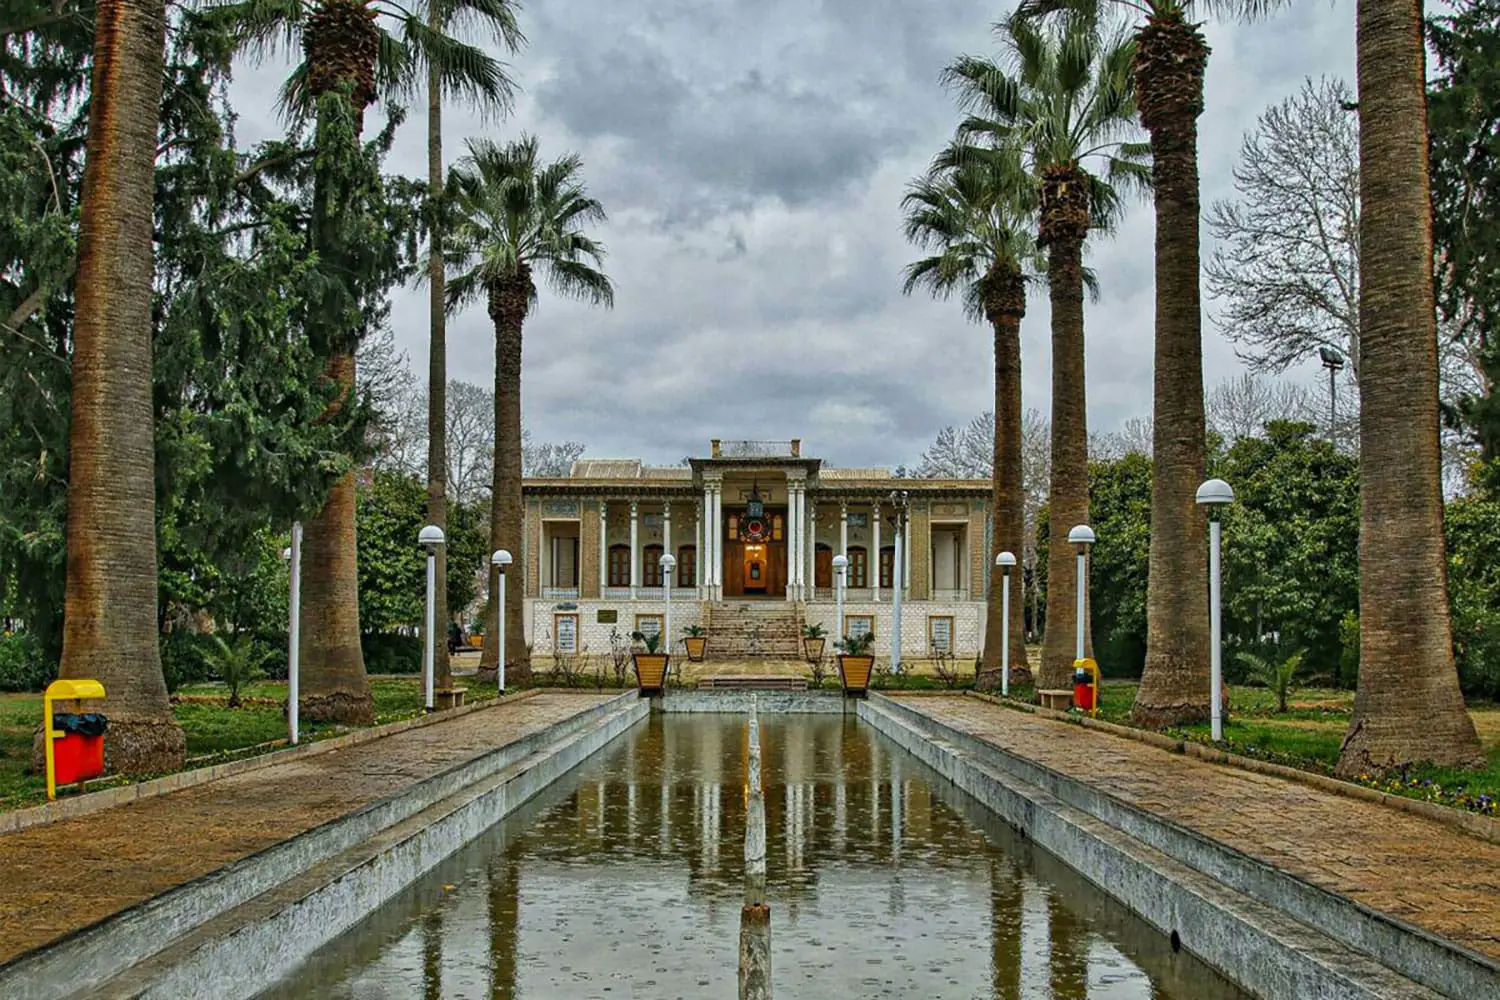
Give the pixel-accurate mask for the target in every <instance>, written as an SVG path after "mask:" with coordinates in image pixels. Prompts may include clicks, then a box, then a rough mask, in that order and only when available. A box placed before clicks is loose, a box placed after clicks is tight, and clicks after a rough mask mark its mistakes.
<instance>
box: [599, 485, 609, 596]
mask: <svg viewBox="0 0 1500 1000" xmlns="http://www.w3.org/2000/svg"><path fill="white" fill-rule="evenodd" d="M608 586H609V504H607V503H605V502H604V501H603V500H600V501H599V596H600V597H603V596H604V591H605V589H606V588H607V587H608Z"/></svg>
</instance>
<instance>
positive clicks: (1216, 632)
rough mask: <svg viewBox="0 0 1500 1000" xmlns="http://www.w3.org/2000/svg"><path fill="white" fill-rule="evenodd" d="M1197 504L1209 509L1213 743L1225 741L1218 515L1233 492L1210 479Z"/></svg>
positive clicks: (1209, 652)
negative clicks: (1222, 700)
mask: <svg viewBox="0 0 1500 1000" xmlns="http://www.w3.org/2000/svg"><path fill="white" fill-rule="evenodd" d="M1197 499H1198V504H1199V506H1201V507H1207V508H1208V635H1209V639H1208V699H1209V707H1208V718H1209V724H1210V729H1211V732H1212V735H1213V739H1214V742H1218V741H1219V740H1222V739H1223V738H1224V708H1223V704H1222V702H1221V699H1222V697H1223V689H1224V664H1223V655H1224V652H1223V636H1222V634H1221V632H1222V629H1221V626H1220V614H1219V608H1220V605H1221V603H1222V597H1223V594H1222V590H1221V588H1220V583H1219V511H1220V510H1221V509H1222V508H1223V507H1224V505H1225V504H1231V503H1234V490H1233V489H1232V488H1231V487H1230V485H1229V484H1228V483H1226V482H1225V481H1224V480H1222V479H1210V480H1208V481H1207V482H1206V483H1204V484H1203V485H1202V486H1199V487H1198V497H1197Z"/></svg>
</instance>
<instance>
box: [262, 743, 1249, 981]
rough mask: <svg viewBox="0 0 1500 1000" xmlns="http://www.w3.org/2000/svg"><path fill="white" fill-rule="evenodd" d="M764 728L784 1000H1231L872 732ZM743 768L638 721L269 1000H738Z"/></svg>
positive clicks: (705, 746)
mask: <svg viewBox="0 0 1500 1000" xmlns="http://www.w3.org/2000/svg"><path fill="white" fill-rule="evenodd" d="M760 721H761V742H762V746H763V752H764V768H765V773H764V787H765V797H766V813H767V862H768V863H767V869H768V872H767V876H768V877H767V896H768V900H769V903H770V907H771V935H772V941H771V948H772V975H773V983H774V986H775V991H776V994H777V995H778V996H779V997H783V998H793V997H795V998H807V1000H839V998H846V997H848V998H854V997H861V998H863V997H912V998H917V997H921V998H926V997H944V998H947V997H955V998H1004V1000H1019V998H1025V1000H1074V998H1090V1000H1127V998H1129V1000H1135V998H1152V997H1159V998H1176V1000H1202V998H1226V1000H1235V998H1243V997H1245V996H1246V995H1245V994H1243V993H1241V992H1239V991H1237V990H1236V989H1234V988H1233V987H1232V986H1230V985H1229V984H1227V983H1225V982H1224V981H1223V980H1221V979H1219V978H1218V977H1217V976H1215V975H1214V974H1213V973H1212V972H1211V971H1209V970H1208V969H1207V968H1206V967H1205V966H1203V965H1202V964H1201V963H1198V962H1197V961H1195V960H1194V959H1192V958H1191V957H1190V956H1188V955H1186V954H1174V953H1173V952H1172V950H1171V947H1170V946H1169V944H1168V943H1167V941H1166V940H1165V939H1164V938H1163V937H1162V936H1161V935H1159V934H1157V933H1156V932H1155V931H1153V930H1151V929H1150V928H1149V927H1147V926H1145V925H1144V924H1142V923H1141V922H1140V921H1138V920H1136V919H1134V918H1133V917H1131V916H1130V915H1129V914H1128V913H1127V912H1126V911H1125V910H1124V909H1123V908H1121V907H1119V906H1118V905H1116V904H1114V903H1113V902H1111V901H1110V900H1109V899H1108V898H1106V897H1105V896H1103V894H1101V893H1100V892H1099V891H1098V890H1096V889H1094V888H1093V887H1092V886H1090V885H1089V884H1088V883H1086V882H1084V881H1083V880H1082V879H1080V878H1079V877H1078V876H1076V875H1075V874H1073V873H1072V871H1071V870H1070V869H1068V868H1067V867H1066V866H1064V865H1062V864H1060V863H1059V862H1057V861H1055V860H1054V859H1052V858H1050V857H1049V856H1048V855H1047V854H1046V853H1045V852H1042V851H1039V850H1034V849H1033V848H1031V846H1030V845H1029V844H1028V843H1027V842H1025V841H1022V840H1020V839H1019V838H1017V837H1016V836H1015V835H1014V834H1013V833H1012V832H1011V831H1010V829H1009V828H1008V827H1006V826H1005V825H1004V824H1003V823H1001V822H1000V821H999V820H997V819H996V818H995V817H994V816H993V814H991V813H989V812H988V811H987V810H985V809H983V808H982V807H980V806H978V805H977V804H976V803H974V802H973V801H972V800H970V799H968V798H967V797H966V796H964V795H962V793H959V792H957V791H956V790H954V789H953V788H952V787H951V786H950V785H948V784H947V783H946V782H944V781H942V780H941V779H940V778H938V777H937V776H936V775H935V774H934V773H933V772H932V771H930V770H929V769H927V768H926V767H925V766H924V765H922V764H920V763H919V762H917V761H916V760H915V759H914V758H912V757H911V756H909V755H908V754H906V753H905V752H904V751H902V750H900V749H899V748H897V747H896V746H895V745H894V744H892V743H890V742H889V741H887V740H886V739H885V738H884V737H882V736H880V735H879V734H877V733H875V732H874V731H873V730H871V729H870V728H868V727H866V726H863V725H861V724H859V723H858V722H856V721H855V720H853V719H848V720H845V719H841V718H837V717H826V716H825V717H817V716H801V717H787V716H764V717H762V718H761V720H760ZM746 744H747V725H746V721H745V719H744V718H742V717H738V716H727V715H726V716H673V717H668V718H663V717H662V716H660V715H654V716H652V717H651V719H650V720H649V722H647V723H644V724H642V725H640V726H638V727H636V728H635V729H634V730H632V731H631V732H630V733H629V734H627V735H626V736H624V737H622V738H621V739H620V740H619V741H618V742H617V743H615V744H614V745H612V746H611V747H609V748H608V749H606V750H605V751H604V752H602V753H600V754H599V755H597V756H596V757H595V759H594V760H592V761H590V762H588V763H587V764H585V765H584V766H583V767H581V768H580V769H578V770H577V771H575V772H574V773H573V774H572V775H570V776H569V777H568V778H566V779H564V780H563V781H561V782H559V783H558V784H557V785H555V786H553V788H551V789H549V790H548V791H547V792H545V793H543V794H542V795H541V796H539V797H538V798H537V799H535V800H533V801H532V802H531V803H529V804H528V805H527V806H526V807H524V808H523V809H522V810H520V811H519V812H517V813H516V814H514V815H513V816H512V817H511V818H510V819H508V820H506V821H505V822H504V823H501V824H500V825H499V826H497V827H496V828H495V829H493V830H491V831H490V832H489V833H488V834H486V835H485V836H484V837H482V838H480V839H479V840H478V841H476V842H475V843H473V844H471V845H470V846H469V847H467V848H465V849H464V850H463V851H462V852H460V853H459V854H458V855H455V856H454V857H453V858H451V859H449V860H448V861H447V862H445V863H444V864H443V865H441V866H440V867H439V868H438V869H437V870H436V871H434V872H433V873H432V874H431V875H430V876H429V877H427V878H425V879H423V880H422V881H421V882H419V883H417V884H416V885H414V886H412V887H411V888H409V889H408V890H406V891H405V892H403V893H402V894H401V896H400V897H398V898H397V899H396V900H394V901H392V902H391V903H390V904H389V905H387V906H385V907H384V908H382V909H381V910H379V911H378V912H376V913H375V914H373V915H372V916H371V917H370V918H369V919H367V920H365V921H364V922H362V923H361V924H360V925H359V926H357V927H356V928H354V929H353V930H352V931H350V932H349V933H348V934H346V935H344V936H343V937H342V938H340V939H339V940H337V941H335V942H334V943H332V944H331V945H329V946H328V947H327V948H325V949H323V950H322V951H321V952H319V953H318V955H316V956H315V957H314V958H313V960H312V961H310V962H309V963H307V964H306V965H305V966H303V967H302V968H300V969H298V970H296V971H295V972H294V973H293V974H292V975H291V976H290V977H289V978H288V979H287V980H286V981H285V982H284V983H283V984H282V985H281V986H279V987H278V988H276V989H273V990H271V991H270V992H268V993H267V994H266V996H267V997H271V998H292V997H299V998H300V997H333V998H350V1000H354V998H358V1000H383V998H391V1000H398V998H399V1000H405V998H408V997H419V996H420V997H424V998H438V997H442V998H465V1000H467V998H502V1000H511V998H523V1000H537V998H544V997H559V998H569V1000H572V998H580V1000H581V998H592V997H600V998H604V997H609V998H618V997H642V998H644V997H681V998H698V997H724V998H733V997H734V996H735V995H736V991H737V986H736V982H737V970H736V963H737V959H738V947H739V921H740V909H741V904H742V902H743V893H744V848H743V843H744V819H745V805H746V797H747V796H746V789H745V763H746V750H747V746H746Z"/></svg>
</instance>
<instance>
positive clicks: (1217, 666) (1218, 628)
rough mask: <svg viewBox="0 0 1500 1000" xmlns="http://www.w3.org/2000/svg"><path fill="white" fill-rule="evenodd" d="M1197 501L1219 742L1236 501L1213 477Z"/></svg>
mask: <svg viewBox="0 0 1500 1000" xmlns="http://www.w3.org/2000/svg"><path fill="white" fill-rule="evenodd" d="M1325 350H1326V348H1325ZM1197 500H1198V505H1199V506H1201V507H1207V508H1208V635H1209V646H1208V699H1209V708H1208V718H1209V722H1210V729H1211V732H1212V736H1213V740H1214V742H1215V743H1217V742H1219V741H1220V740H1222V739H1223V738H1224V705H1223V691H1224V661H1223V656H1224V652H1223V643H1224V637H1223V627H1222V624H1221V615H1220V607H1221V606H1222V604H1223V588H1222V584H1221V582H1220V577H1221V573H1220V566H1221V564H1220V561H1219V548H1220V538H1219V512H1220V511H1221V510H1223V508H1224V506H1225V505H1226V504H1231V503H1234V490H1233V489H1232V488H1231V487H1230V485H1229V484H1228V483H1226V482H1225V481H1224V480H1222V479H1210V480H1208V481H1207V482H1206V483H1204V484H1203V485H1202V486H1199V487H1198V496H1197Z"/></svg>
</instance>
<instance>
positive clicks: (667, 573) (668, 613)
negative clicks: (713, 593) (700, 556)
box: [661, 553, 677, 664]
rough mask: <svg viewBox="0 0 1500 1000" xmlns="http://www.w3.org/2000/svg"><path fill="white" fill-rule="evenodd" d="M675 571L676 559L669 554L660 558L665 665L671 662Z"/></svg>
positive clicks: (662, 644)
mask: <svg viewBox="0 0 1500 1000" xmlns="http://www.w3.org/2000/svg"><path fill="white" fill-rule="evenodd" d="M675 569H677V558H676V557H675V556H673V555H671V554H670V553H668V554H667V555H664V556H662V557H661V601H662V607H663V609H664V610H663V612H662V616H661V631H662V637H661V638H662V643H661V646H662V649H664V650H665V651H666V653H667V663H669V664H670V663H671V662H672V572H673V570H675Z"/></svg>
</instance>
